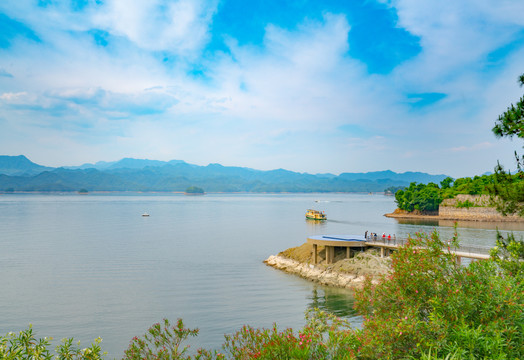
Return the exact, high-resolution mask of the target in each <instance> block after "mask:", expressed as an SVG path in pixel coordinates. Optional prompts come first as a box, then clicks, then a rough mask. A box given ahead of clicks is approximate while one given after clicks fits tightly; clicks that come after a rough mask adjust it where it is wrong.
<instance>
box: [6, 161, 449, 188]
mask: <svg viewBox="0 0 524 360" xmlns="http://www.w3.org/2000/svg"><path fill="white" fill-rule="evenodd" d="M446 177H447V175H430V174H426V173H421V172H405V173H396V172H393V171H391V170H386V171H376V172H367V173H342V174H340V175H334V174H316V175H312V174H308V173H298V172H293V171H289V170H284V169H277V170H269V171H262V170H255V169H250V168H245V167H235V166H222V165H220V164H209V165H207V166H199V165H193V164H189V163H186V162H185V161H182V160H171V161H159V160H147V159H132V158H124V159H122V160H119V161H115V162H104V161H100V162H97V163H95V164H84V165H80V166H70V167H58V168H53V167H46V166H42V165H38V164H35V163H34V162H32V161H31V160H29V159H28V158H27V157H25V156H24V155H19V156H7V155H1V156H0V191H61V192H68V191H79V190H80V189H85V190H87V191H166V192H172V191H185V190H186V189H187V188H188V187H189V186H198V187H201V188H203V189H204V190H205V191H206V192H258V193H260V192H381V191H384V190H385V189H386V188H388V187H392V186H393V187H398V186H408V185H409V184H410V183H411V182H418V183H429V182H434V183H437V184H438V183H440V181H442V180H443V179H444V178H446Z"/></svg>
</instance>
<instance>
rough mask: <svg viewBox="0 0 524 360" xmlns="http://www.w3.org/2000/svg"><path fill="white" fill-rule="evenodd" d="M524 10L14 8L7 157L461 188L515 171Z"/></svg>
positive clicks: (5, 53) (109, 1)
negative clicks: (138, 161) (507, 124)
mask: <svg viewBox="0 0 524 360" xmlns="http://www.w3.org/2000/svg"><path fill="white" fill-rule="evenodd" d="M522 14H524V2H523V1H521V0H492V1H488V0H462V1H456V0H425V1H417V0H396V1H395V0H375V1H372V0H352V1H341V0H339V1H335V0H324V1H308V0H296V1H277V0H264V1H259V0H251V1H240V0H191V1H189V0H179V1H173V0H134V1H130V0H68V1H60V0H3V1H1V2H0V154H2V155H19V154H24V155H26V156H28V157H29V158H30V159H31V160H33V161H35V162H37V163H39V164H43V165H48V166H63V165H80V164H83V163H86V162H96V161H100V160H103V161H115V160H119V159H121V158H123V157H135V158H148V159H156V160H172V159H180V160H185V161H187V162H189V163H194V164H198V165H207V164H209V163H221V164H223V165H231V166H246V167H251V168H256V169H262V170H269V169H276V168H285V169H289V170H293V171H298V172H308V173H326V172H331V173H335V174H339V173H342V172H367V171H378V170H386V169H391V170H393V171H397V172H404V171H424V172H428V173H432V174H448V175H451V176H453V177H461V176H473V175H479V174H482V173H484V172H486V171H492V169H493V167H494V166H495V164H496V162H497V160H500V161H501V162H502V163H503V164H505V165H506V166H507V167H512V166H513V163H514V162H513V152H514V150H521V149H522V141H520V142H519V141H518V140H513V141H511V140H508V139H502V140H501V139H496V138H495V137H494V135H493V134H492V132H491V128H492V127H493V125H494V123H495V121H496V119H497V118H498V115H499V114H501V113H502V112H503V111H504V110H505V109H506V108H507V106H509V105H510V104H511V103H514V102H516V101H517V100H518V99H519V98H520V97H521V96H522V95H523V94H524V88H521V87H519V85H518V83H517V77H518V76H519V75H520V74H522V73H524V16H522Z"/></svg>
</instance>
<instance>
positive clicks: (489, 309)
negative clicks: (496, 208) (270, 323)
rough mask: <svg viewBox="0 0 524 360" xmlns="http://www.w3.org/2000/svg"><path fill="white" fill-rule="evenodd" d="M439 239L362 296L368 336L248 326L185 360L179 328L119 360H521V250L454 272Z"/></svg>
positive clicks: (63, 354) (21, 349)
mask: <svg viewBox="0 0 524 360" xmlns="http://www.w3.org/2000/svg"><path fill="white" fill-rule="evenodd" d="M456 246H458V240H457V238H456V237H454V238H453V239H450V240H449V241H448V242H444V241H442V240H441V239H440V237H439V235H438V233H436V232H434V233H433V234H431V235H427V234H417V235H416V236H415V237H413V238H410V240H409V241H408V243H407V245H406V246H404V247H403V248H401V249H399V250H398V251H397V252H395V253H394V254H393V255H392V271H391V272H390V273H389V274H388V275H386V276H385V277H384V278H383V279H382V281H381V282H380V283H379V284H376V285H374V284H372V283H371V281H370V280H369V281H367V283H366V284H365V286H364V288H363V290H361V291H358V292H357V293H356V305H355V306H356V308H357V310H358V311H359V313H360V314H361V315H362V316H363V319H364V321H363V326H362V329H353V328H351V327H350V326H349V324H348V322H347V321H345V320H344V319H340V318H337V317H335V316H333V315H330V314H327V313H324V312H320V311H309V312H307V314H306V320H307V323H306V325H305V326H304V327H303V328H302V329H300V330H298V331H294V330H293V329H284V330H280V329H278V328H277V327H276V325H275V326H274V327H273V328H270V329H257V328H253V327H250V326H244V327H243V328H242V329H240V330H239V331H237V332H236V333H234V334H232V335H226V336H225V342H224V344H223V348H222V350H221V351H220V352H219V351H216V350H212V351H210V350H205V349H200V350H198V351H197V353H196V354H188V349H187V347H185V346H183V341H184V340H185V339H187V338H188V337H190V336H196V335H197V334H198V329H188V328H186V327H185V326H184V324H183V322H182V320H181V319H179V320H178V321H177V323H176V324H175V325H171V324H170V323H169V321H168V320H164V322H163V323H162V324H160V323H158V324H155V325H153V326H152V327H151V328H150V329H149V330H148V331H147V333H146V334H145V335H143V336H142V337H135V338H133V339H132V340H131V342H130V345H129V347H128V349H127V350H126V352H125V354H124V357H123V359H268V360H269V359H297V360H298V359H522V358H524V315H523V307H524V291H523V290H524V285H523V282H522V279H523V275H524V261H523V260H524V241H522V240H515V239H514V238H513V237H512V236H510V237H508V238H504V237H503V236H501V235H499V238H498V240H497V247H495V248H494V250H493V253H492V257H491V259H490V260H485V261H478V262H473V263H471V264H470V265H468V266H461V265H459V264H457V261H456V258H455V256H454V255H452V254H450V253H448V252H447V251H446V250H447V248H448V247H450V248H451V247H456ZM99 343H100V340H99V339H97V340H95V342H94V343H93V344H92V345H91V346H90V347H88V348H84V349H79V348H77V347H75V346H74V345H73V339H66V340H64V342H63V343H62V345H60V346H59V347H57V349H56V353H55V354H52V352H51V351H50V350H49V348H50V345H49V339H47V338H44V339H39V340H38V339H36V338H35V336H34V334H33V330H32V329H31V328H29V329H28V330H25V331H21V332H20V333H18V334H15V333H9V334H7V335H6V336H3V337H0V359H46V360H47V359H53V358H56V359H102V358H103V357H104V355H103V353H102V350H101V348H100V345H99Z"/></svg>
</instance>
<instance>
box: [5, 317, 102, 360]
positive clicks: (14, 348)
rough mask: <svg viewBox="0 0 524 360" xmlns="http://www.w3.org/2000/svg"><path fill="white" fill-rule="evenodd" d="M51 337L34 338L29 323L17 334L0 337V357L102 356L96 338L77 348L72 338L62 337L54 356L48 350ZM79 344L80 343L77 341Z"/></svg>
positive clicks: (67, 359) (88, 359) (71, 359)
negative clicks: (89, 343)
mask: <svg viewBox="0 0 524 360" xmlns="http://www.w3.org/2000/svg"><path fill="white" fill-rule="evenodd" d="M51 340H52V339H51V338H43V339H36V337H35V335H34V334H33V328H32V326H31V325H29V328H28V329H26V330H22V331H20V332H19V333H18V334H16V333H13V332H10V333H8V334H6V335H5V336H2V337H0V359H2V360H51V359H60V360H81V359H85V360H99V359H102V358H103V353H102V349H101V347H100V342H101V341H102V339H100V338H98V339H95V341H94V342H93V343H92V344H91V346H90V347H88V348H84V349H79V348H77V347H75V346H74V345H73V339H72V338H70V339H63V340H62V344H61V345H58V346H57V347H56V356H55V355H53V353H52V352H51V351H50V350H49V348H50V347H51ZM78 346H80V343H78Z"/></svg>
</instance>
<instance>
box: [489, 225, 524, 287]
mask: <svg viewBox="0 0 524 360" xmlns="http://www.w3.org/2000/svg"><path fill="white" fill-rule="evenodd" d="M490 255H491V257H492V258H493V260H494V261H495V262H496V263H497V264H498V265H499V266H500V268H501V269H502V270H503V271H505V272H506V273H507V274H508V275H509V276H514V277H517V278H520V279H522V277H524V241H523V240H522V239H520V240H516V239H515V235H514V234H508V235H507V237H504V235H502V234H501V233H500V232H499V231H497V244H496V246H495V247H494V248H493V249H491V254H490Z"/></svg>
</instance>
